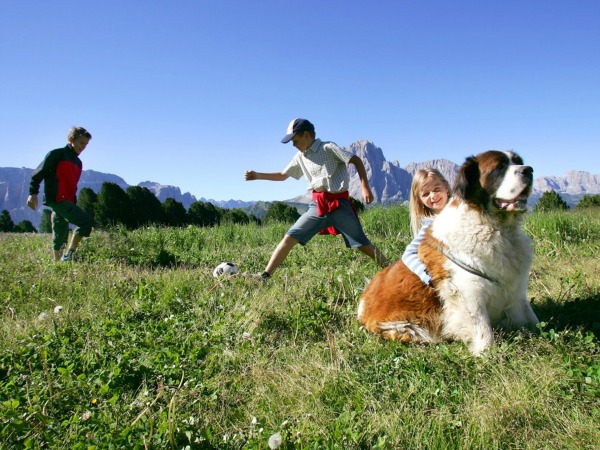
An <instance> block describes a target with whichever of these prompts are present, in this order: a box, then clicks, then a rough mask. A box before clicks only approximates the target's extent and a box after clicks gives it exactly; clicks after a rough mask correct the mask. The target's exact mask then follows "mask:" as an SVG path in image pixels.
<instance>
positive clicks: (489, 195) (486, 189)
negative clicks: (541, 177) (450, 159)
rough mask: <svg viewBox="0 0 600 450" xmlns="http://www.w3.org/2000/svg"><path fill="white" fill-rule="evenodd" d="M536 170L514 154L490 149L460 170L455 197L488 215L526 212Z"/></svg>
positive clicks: (474, 157)
mask: <svg viewBox="0 0 600 450" xmlns="http://www.w3.org/2000/svg"><path fill="white" fill-rule="evenodd" d="M532 185H533V169H532V168H531V167H530V166H525V165H523V160H522V159H521V157H520V156H519V155H517V154H516V153H514V152H511V151H506V152H504V151H497V150H489V151H487V152H483V153H480V154H479V155H477V156H471V157H469V158H467V160H466V161H465V162H464V164H463V165H462V166H461V167H460V169H459V172H458V176H457V178H456V181H455V183H454V188H453V195H454V197H455V198H459V199H463V200H465V201H466V202H467V203H469V204H471V205H473V206H475V207H477V208H480V209H484V210H486V211H488V212H489V213H492V214H493V213H520V212H525V211H526V210H527V199H528V197H529V195H530V194H531V187H532Z"/></svg>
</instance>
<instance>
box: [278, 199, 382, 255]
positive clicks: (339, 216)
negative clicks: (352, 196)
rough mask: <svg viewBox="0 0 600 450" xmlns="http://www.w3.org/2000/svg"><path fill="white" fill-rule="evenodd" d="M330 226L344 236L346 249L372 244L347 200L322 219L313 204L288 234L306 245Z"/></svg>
mask: <svg viewBox="0 0 600 450" xmlns="http://www.w3.org/2000/svg"><path fill="white" fill-rule="evenodd" d="M330 226H334V227H335V228H337V230H338V231H339V232H340V233H341V234H342V236H343V238H344V242H345V243H346V247H350V248H357V247H363V246H365V245H370V244H371V241H369V239H368V238H367V236H366V235H365V232H364V231H363V229H362V226H361V224H360V221H359V220H358V217H356V214H354V210H353V209H352V205H351V204H350V202H349V201H347V200H341V201H340V206H339V207H338V208H337V209H335V210H334V211H332V212H330V213H329V214H326V215H324V216H321V217H319V215H318V214H317V203H316V202H314V201H313V202H311V204H310V205H309V206H308V211H306V212H305V213H304V214H302V216H300V218H299V219H298V220H297V221H296V223H295V224H294V225H292V227H291V228H290V229H289V230H288V231H287V233H286V234H287V235H288V236H290V237H293V238H294V239H297V240H298V242H300V244H302V245H306V243H307V242H308V241H310V240H311V239H312V237H313V236H314V235H315V234H317V233H318V232H319V231H321V230H324V229H325V228H328V227H330Z"/></svg>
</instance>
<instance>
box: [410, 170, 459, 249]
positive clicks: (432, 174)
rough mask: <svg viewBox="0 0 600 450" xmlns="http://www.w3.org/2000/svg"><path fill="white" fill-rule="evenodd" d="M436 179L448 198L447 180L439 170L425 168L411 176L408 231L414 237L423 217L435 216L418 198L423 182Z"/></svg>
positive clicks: (448, 184)
mask: <svg viewBox="0 0 600 450" xmlns="http://www.w3.org/2000/svg"><path fill="white" fill-rule="evenodd" d="M431 178H437V179H439V180H440V181H441V182H442V183H443V184H444V186H445V187H446V189H447V190H448V196H450V183H448V180H446V178H445V177H444V175H442V174H441V173H440V171H439V170H437V169H434V168H432V167H427V168H425V169H419V170H418V171H417V172H416V173H415V175H414V176H413V180H412V184H411V186H410V206H409V210H410V231H411V233H412V235H413V237H415V236H416V235H417V234H418V233H419V230H420V229H421V221H422V220H423V218H424V217H431V216H433V215H435V213H434V212H433V211H432V210H431V209H429V208H428V207H427V206H425V205H424V204H423V202H422V201H421V199H420V198H419V196H420V194H421V186H423V183H425V181H427V180H429V179H431Z"/></svg>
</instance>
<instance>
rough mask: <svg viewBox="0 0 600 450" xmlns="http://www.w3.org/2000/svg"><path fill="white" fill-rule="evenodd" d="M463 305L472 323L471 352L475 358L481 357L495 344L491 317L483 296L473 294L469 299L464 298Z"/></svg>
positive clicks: (469, 343)
mask: <svg viewBox="0 0 600 450" xmlns="http://www.w3.org/2000/svg"><path fill="white" fill-rule="evenodd" d="M463 305H464V307H465V309H466V310H467V313H468V316H469V319H470V322H471V325H472V326H471V336H470V339H469V340H468V342H466V343H467V344H468V345H469V350H470V351H471V353H472V354H473V355H475V356H479V355H481V354H482V353H483V352H484V351H485V350H487V349H488V348H489V347H491V346H492V344H493V343H494V333H493V330H492V325H491V323H490V317H489V314H488V311H487V308H486V306H485V302H484V301H483V300H482V299H481V294H478V293H477V292H473V293H472V295H471V296H469V297H468V298H463Z"/></svg>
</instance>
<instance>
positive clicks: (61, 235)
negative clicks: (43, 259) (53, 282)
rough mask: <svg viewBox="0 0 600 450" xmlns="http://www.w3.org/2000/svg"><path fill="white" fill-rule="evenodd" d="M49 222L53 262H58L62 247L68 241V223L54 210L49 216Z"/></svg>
mask: <svg viewBox="0 0 600 450" xmlns="http://www.w3.org/2000/svg"><path fill="white" fill-rule="evenodd" d="M50 222H51V223H52V250H53V252H54V260H55V261H60V258H61V256H62V252H63V250H64V247H65V245H66V244H67V240H68V239H69V222H67V221H66V220H65V219H64V218H63V217H62V216H60V215H59V214H57V213H56V211H54V210H53V211H52V215H51V216H50Z"/></svg>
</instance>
